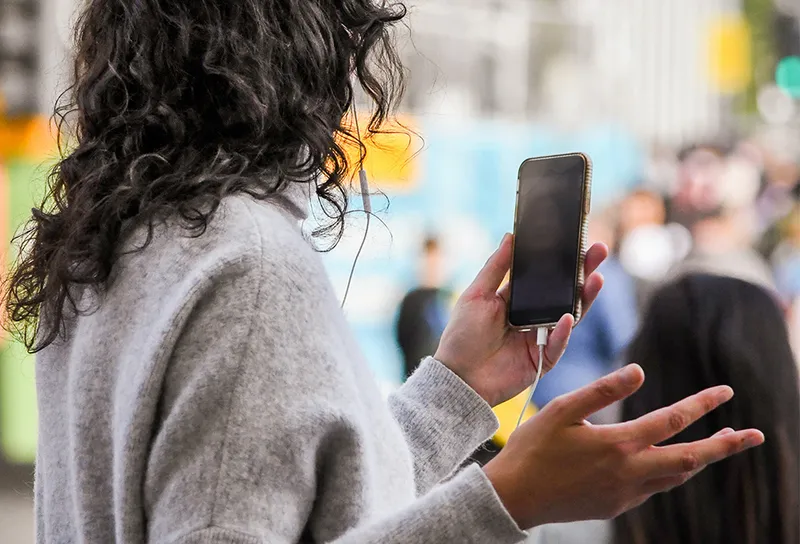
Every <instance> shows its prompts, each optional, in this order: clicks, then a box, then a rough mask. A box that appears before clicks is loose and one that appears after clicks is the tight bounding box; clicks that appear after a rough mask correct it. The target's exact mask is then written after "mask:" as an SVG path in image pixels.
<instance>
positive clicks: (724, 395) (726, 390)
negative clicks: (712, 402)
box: [717, 386, 733, 402]
mask: <svg viewBox="0 0 800 544" xmlns="http://www.w3.org/2000/svg"><path fill="white" fill-rule="evenodd" d="M732 398H733V389H731V388H730V387H727V386H726V387H723V388H721V389H720V390H719V392H718V393H717V399H718V400H719V402H728V401H729V400H731V399H732Z"/></svg>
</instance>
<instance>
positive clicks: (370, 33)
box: [4, 0, 406, 352]
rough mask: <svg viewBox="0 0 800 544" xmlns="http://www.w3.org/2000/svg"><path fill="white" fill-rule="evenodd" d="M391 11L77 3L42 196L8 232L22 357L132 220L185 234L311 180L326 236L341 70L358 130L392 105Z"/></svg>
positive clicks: (312, 3)
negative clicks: (358, 116)
mask: <svg viewBox="0 0 800 544" xmlns="http://www.w3.org/2000/svg"><path fill="white" fill-rule="evenodd" d="M405 14H406V8H405V6H404V5H403V4H402V3H399V2H390V1H388V0H135V1H134V0H90V1H89V2H88V5H87V7H86V8H85V9H84V11H83V13H82V15H81V17H80V19H79V21H78V25H77V28H76V46H77V54H76V58H75V64H74V83H73V85H72V86H71V87H70V89H69V90H68V91H67V92H66V93H64V94H63V95H62V97H61V99H59V101H58V103H57V105H56V115H55V118H56V119H57V122H58V126H59V133H61V134H66V133H67V131H66V130H64V127H65V126H67V124H68V125H70V126H73V127H74V128H73V129H72V130H71V131H69V132H70V135H71V140H67V141H68V142H70V141H71V143H70V145H68V147H69V151H68V152H64V151H63V147H62V145H61V142H59V149H62V153H61V157H62V159H61V161H60V162H59V163H58V164H57V165H56V166H55V167H54V168H53V170H52V171H51V173H50V176H49V181H48V187H47V194H46V197H45V198H44V200H43V202H42V205H41V206H40V207H39V208H38V209H34V210H33V211H32V218H31V220H30V222H29V223H28V226H27V228H26V229H24V230H23V231H22V233H21V234H19V235H18V236H17V237H16V238H15V243H16V244H17V245H18V246H19V249H20V258H19V260H18V262H17V263H16V265H15V266H14V268H13V269H12V272H11V275H10V276H9V278H8V281H7V282H6V286H5V289H4V290H5V295H6V300H5V306H6V311H7V317H8V320H7V322H6V323H5V326H6V328H8V329H9V330H11V331H12V332H13V333H15V334H16V335H17V336H18V337H20V338H21V339H22V340H23V341H24V343H25V345H26V346H27V348H28V350H29V351H31V352H35V351H38V350H41V349H43V348H44V347H46V346H47V345H49V344H50V343H52V342H53V341H54V340H55V339H56V338H57V337H58V335H59V333H60V331H61V330H63V325H64V319H65V313H66V312H67V311H75V312H78V311H82V310H79V309H78V308H77V307H76V302H75V297H74V296H73V294H72V292H71V288H72V287H73V286H89V287H91V288H95V289H102V288H103V287H104V285H105V283H106V281H107V279H108V278H109V274H110V272H111V269H112V267H113V265H114V262H115V260H116V257H117V256H118V253H119V251H118V248H117V245H118V241H119V239H120V236H121V233H122V227H123V223H124V222H126V221H127V220H129V219H131V218H136V219H137V223H138V222H139V221H144V222H145V224H147V225H148V228H149V229H150V232H151V234H152V229H153V225H154V222H155V221H156V220H158V219H159V218H163V217H165V216H177V217H179V218H180V219H181V221H182V223H183V224H184V226H185V227H186V228H187V230H188V231H190V232H191V234H192V235H195V236H199V235H201V234H202V233H203V232H204V231H205V229H206V227H207V225H208V223H209V221H210V220H211V218H212V216H213V214H214V212H215V211H216V210H217V208H218V206H219V205H220V202H221V200H222V198H223V197H225V196H226V195H229V194H231V193H247V194H249V195H251V196H253V197H255V198H259V199H265V198H268V197H270V196H272V195H275V194H276V193H278V192H281V191H283V190H285V188H286V187H287V186H288V185H289V184H290V183H295V182H297V183H306V182H308V181H309V180H313V179H317V180H319V181H318V183H317V187H318V188H317V195H318V197H319V198H320V201H321V202H322V204H323V207H324V209H325V210H326V214H327V215H328V217H329V219H330V221H329V222H328V223H327V224H324V225H322V226H321V227H320V228H319V229H318V230H317V232H316V234H318V235H321V234H326V235H329V236H333V238H334V241H333V243H332V244H331V245H335V243H336V242H337V241H338V240H339V238H340V237H341V234H342V229H343V227H344V217H345V213H346V211H347V188H348V185H349V183H350V181H351V179H352V176H351V173H352V171H353V169H352V168H351V166H352V165H350V164H348V155H347V153H346V151H345V147H346V145H348V144H347V142H348V141H349V142H350V143H351V144H357V145H359V146H360V147H359V149H360V150H361V160H363V157H364V153H365V148H364V146H363V145H362V144H361V143H360V141H358V138H357V135H355V134H353V132H352V131H351V130H350V129H349V128H348V126H347V124H346V123H345V121H344V120H343V118H344V116H345V114H346V113H347V111H348V109H349V108H350V106H351V103H352V101H353V100H354V99H355V98H354V94H355V92H356V90H355V88H354V85H355V81H358V85H359V86H360V87H361V89H362V90H363V92H364V93H365V94H366V95H367V96H368V97H369V98H370V99H371V100H372V101H373V102H374V113H373V115H372V118H371V120H370V123H369V126H368V128H367V132H368V134H373V133H375V132H378V131H380V127H381V126H382V125H383V123H384V122H385V121H386V119H387V118H388V116H389V115H390V114H391V113H392V111H393V108H394V107H395V106H396V105H397V104H398V102H399V99H400V97H401V95H402V91H403V81H404V77H403V76H404V71H403V68H402V65H401V63H400V60H399V56H398V54H397V51H396V50H395V48H394V46H393V41H392V35H391V28H392V27H393V25H394V24H395V23H397V22H398V21H400V20H401V19H402V18H403V17H404V16H405ZM67 137H68V138H69V137H70V136H67ZM139 249H143V248H139ZM41 316H45V319H44V320H42V319H40V317H41ZM43 321H46V322H47V326H43V325H42V322H43Z"/></svg>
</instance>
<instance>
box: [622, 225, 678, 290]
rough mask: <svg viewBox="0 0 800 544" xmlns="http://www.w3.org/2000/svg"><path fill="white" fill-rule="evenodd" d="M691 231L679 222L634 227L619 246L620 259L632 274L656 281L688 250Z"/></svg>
mask: <svg viewBox="0 0 800 544" xmlns="http://www.w3.org/2000/svg"><path fill="white" fill-rule="evenodd" d="M691 248H692V242H691V234H690V233H689V232H688V231H687V230H686V229H685V228H683V227H681V226H680V225H669V226H660V225H648V226H644V227H639V228H637V229H634V230H633V231H632V232H631V233H630V234H628V236H627V237H626V238H625V240H623V241H622V244H621V246H620V262H621V263H622V266H623V267H624V268H625V269H626V270H627V271H628V273H629V274H631V275H632V276H634V277H636V278H639V279H643V280H646V281H659V280H661V279H663V278H664V277H665V276H666V275H667V274H668V273H669V271H670V270H671V269H672V268H673V267H674V266H675V265H676V264H677V263H678V262H680V261H681V260H683V259H684V258H685V257H686V255H688V254H689V251H691Z"/></svg>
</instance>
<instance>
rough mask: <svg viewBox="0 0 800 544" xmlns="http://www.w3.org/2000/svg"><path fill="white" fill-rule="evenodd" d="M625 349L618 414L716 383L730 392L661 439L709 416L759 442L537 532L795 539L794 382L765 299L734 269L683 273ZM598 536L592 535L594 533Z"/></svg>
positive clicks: (702, 425)
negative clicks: (586, 518)
mask: <svg viewBox="0 0 800 544" xmlns="http://www.w3.org/2000/svg"><path fill="white" fill-rule="evenodd" d="M629 356H630V357H631V358H633V359H634V360H636V361H639V362H640V364H641V365H642V368H644V370H645V371H646V373H647V376H648V379H647V382H646V383H645V384H644V386H643V387H642V388H641V390H640V391H639V393H638V394H637V395H635V396H633V397H630V398H628V399H626V400H625V401H624V402H623V403H622V414H621V415H622V418H623V419H626V418H635V417H639V416H641V415H642V414H646V413H648V412H649V411H650V410H653V409H655V408H656V407H657V406H661V405H663V404H664V403H669V402H672V401H674V400H677V399H680V398H682V396H683V395H685V394H686V393H687V392H688V391H695V390H697V389H700V388H703V387H709V386H711V385H715V384H718V383H727V384H730V385H731V386H732V387H733V388H734V389H736V392H737V395H736V399H735V400H734V401H733V402H731V403H729V404H726V405H725V406H723V407H722V408H720V409H719V410H718V411H716V412H714V413H713V414H712V415H710V416H708V417H706V418H704V419H703V420H702V421H701V422H698V423H695V424H694V425H692V426H691V427H690V428H688V429H687V430H686V431H684V432H682V433H680V434H678V435H677V436H676V437H674V438H673V439H671V440H670V441H669V442H668V443H671V442H675V441H680V440H695V439H697V438H698V437H701V436H704V433H707V432H709V431H710V430H712V429H715V428H718V427H716V426H717V425H719V426H725V425H729V424H733V425H737V426H756V427H758V428H759V429H763V430H764V433H765V434H766V436H767V442H766V445H765V446H764V447H762V448H758V449H756V450H753V451H750V452H747V453H745V454H744V455H740V456H737V457H734V458H732V459H728V460H726V461H723V462H721V463H719V464H717V465H714V466H712V467H709V468H708V469H706V470H705V471H704V472H703V473H702V474H700V475H698V476H697V477H696V478H695V479H694V480H692V481H691V482H689V483H688V484H686V485H685V486H683V487H681V488H678V489H675V490H673V491H670V492H669V493H664V494H661V495H659V496H657V497H654V498H653V499H652V500H651V501H649V502H647V503H646V504H644V505H642V506H640V507H639V508H636V509H634V510H631V511H630V512H628V513H626V514H623V515H622V516H620V517H619V518H617V520H616V521H615V522H614V523H613V525H612V524H608V523H606V524H603V523H600V524H597V523H591V522H589V523H577V524H569V525H567V526H561V527H558V526H555V527H548V528H545V529H544V530H543V533H544V535H543V538H541V539H540V540H539V542H544V543H550V542H559V543H561V544H570V543H573V542H575V543H578V542H585V541H586V540H584V535H586V534H587V531H592V534H593V535H594V539H593V540H592V541H593V542H600V543H602V542H613V543H615V544H652V543H658V544H716V543H723V542H724V543H725V544H757V543H758V544H760V543H762V542H769V543H773V544H798V543H800V472H799V471H798V463H800V424H799V423H798V418H799V417H800V393H799V391H800V385H799V384H798V375H797V367H796V365H795V360H794V357H793V355H792V350H791V347H790V344H789V339H788V334H787V330H786V325H785V322H784V317H783V314H782V311H781V309H780V306H779V305H778V303H777V301H776V299H775V298H774V297H773V296H772V295H771V294H770V293H769V292H768V291H766V290H764V289H763V288H761V287H759V286H756V285H754V284H751V283H748V282H745V281H743V280H740V279H734V278H729V277H721V276H711V275H703V274H692V275H688V276H685V277H683V278H682V279H679V280H677V281H675V282H673V283H671V284H669V285H667V286H665V287H663V288H661V289H660V290H659V291H658V292H657V293H656V295H655V297H654V298H653V300H652V301H651V302H650V304H649V309H648V311H647V314H646V316H645V319H644V321H643V323H642V328H641V330H640V331H639V333H638V334H637V337H636V338H635V340H634V341H633V343H632V344H631V348H630V353H629ZM604 534H605V535H606V537H605V538H600V537H599V535H604Z"/></svg>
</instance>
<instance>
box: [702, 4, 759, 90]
mask: <svg viewBox="0 0 800 544" xmlns="http://www.w3.org/2000/svg"><path fill="white" fill-rule="evenodd" d="M708 61H709V62H708V70H709V76H710V78H711V82H712V84H713V85H714V86H715V87H716V88H717V90H718V91H720V92H722V93H726V94H727V93H731V94H732V93H738V92H742V91H744V90H745V89H746V88H747V85H748V84H749V83H750V80H751V78H752V76H753V66H752V37H751V33H750V25H749V24H748V23H747V21H746V20H745V19H744V18H742V17H740V16H738V15H726V16H724V17H721V18H719V19H717V20H716V21H714V22H713V23H712V25H711V27H710V29H709V38H708Z"/></svg>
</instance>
